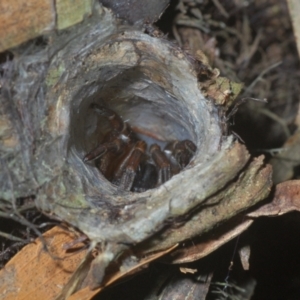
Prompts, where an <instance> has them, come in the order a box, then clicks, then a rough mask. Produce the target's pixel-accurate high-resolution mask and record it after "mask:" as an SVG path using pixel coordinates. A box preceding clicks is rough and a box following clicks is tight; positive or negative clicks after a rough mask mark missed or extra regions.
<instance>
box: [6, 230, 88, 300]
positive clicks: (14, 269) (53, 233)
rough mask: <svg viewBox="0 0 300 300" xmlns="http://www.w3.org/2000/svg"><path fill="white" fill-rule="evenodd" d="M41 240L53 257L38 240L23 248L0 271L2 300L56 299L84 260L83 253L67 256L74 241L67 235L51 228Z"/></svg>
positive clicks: (72, 253)
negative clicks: (67, 244) (67, 246)
mask: <svg viewBox="0 0 300 300" xmlns="http://www.w3.org/2000/svg"><path fill="white" fill-rule="evenodd" d="M43 236H44V238H45V240H46V242H47V244H48V248H49V252H50V253H51V255H52V256H51V255H50V254H49V253H48V252H46V251H45V250H44V247H43V244H42V242H41V240H40V239H36V241H35V242H34V243H32V244H29V245H27V246H26V247H24V248H23V249H22V250H21V251H20V252H19V253H18V254H16V255H15V256H14V257H13V258H12V259H11V260H10V261H9V262H8V263H7V264H6V266H5V267H4V268H3V269H2V270H1V271H0V295H1V296H2V299H6V300H10V299H31V300H35V299H36V300H40V299H43V300H52V299H55V298H56V296H57V295H58V294H59V293H60V292H61V290H62V288H63V286H64V285H65V284H66V283H67V281H68V280H69V278H70V276H71V275H72V273H73V272H74V271H75V270H76V268H77V266H78V264H79V263H80V261H81V260H82V259H83V257H84V256H85V253H86V251H85V250H82V251H74V252H70V251H68V253H67V252H66V250H65V249H64V245H65V244H66V243H70V242H72V241H74V239H76V238H77V236H76V235H75V234H74V233H71V232H70V231H67V230H64V229H62V228H60V227H54V228H52V229H51V230H49V231H47V232H46V233H45V234H44V235H43ZM80 246H82V244H79V245H77V246H76V249H79V247H80ZM53 256H55V257H58V258H57V259H55V258H53Z"/></svg>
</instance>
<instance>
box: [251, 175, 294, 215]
mask: <svg viewBox="0 0 300 300" xmlns="http://www.w3.org/2000/svg"><path fill="white" fill-rule="evenodd" d="M293 210H298V211H300V180H289V181H285V182H283V183H280V184H278V185H277V186H276V189H275V194H274V197H273V200H272V202H270V203H267V204H265V205H263V206H261V207H260V208H258V209H257V210H256V211H254V212H251V213H249V214H248V216H249V217H259V216H275V215H277V216H280V215H283V214H285V213H287V212H290V211H293Z"/></svg>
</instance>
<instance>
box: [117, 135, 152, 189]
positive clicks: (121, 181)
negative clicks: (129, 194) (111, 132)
mask: <svg viewBox="0 0 300 300" xmlns="http://www.w3.org/2000/svg"><path fill="white" fill-rule="evenodd" d="M146 149H147V144H146V143H145V142H144V141H137V142H136V143H135V145H134V147H133V148H131V150H130V151H129V153H128V154H127V155H126V156H125V157H124V159H123V160H122V161H121V163H120V165H119V167H118V169H117V171H116V173H115V177H114V179H113V181H112V183H114V184H116V185H118V186H119V187H120V188H121V189H123V190H125V191H130V190H131V188H132V185H133V182H134V178H135V176H136V171H137V168H138V167H139V165H140V162H141V159H142V157H143V155H144V154H145V152H146Z"/></svg>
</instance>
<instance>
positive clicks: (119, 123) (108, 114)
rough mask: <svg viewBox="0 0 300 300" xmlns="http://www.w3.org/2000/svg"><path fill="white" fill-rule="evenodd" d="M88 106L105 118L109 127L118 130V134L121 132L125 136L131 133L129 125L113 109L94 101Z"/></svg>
mask: <svg viewBox="0 0 300 300" xmlns="http://www.w3.org/2000/svg"><path fill="white" fill-rule="evenodd" d="M90 107H91V108H92V109H93V110H95V111H96V112H97V114H99V115H100V116H102V117H105V118H107V119H108V121H109V123H110V125H111V127H112V128H113V129H114V130H116V131H117V132H119V134H123V135H124V137H125V136H128V135H129V134H130V133H131V130H130V128H129V126H128V125H127V124H126V123H124V122H123V120H122V118H121V117H120V116H119V115H118V114H117V113H115V112H114V111H113V110H111V109H109V108H107V107H104V106H102V105H99V104H96V103H92V104H91V106H90Z"/></svg>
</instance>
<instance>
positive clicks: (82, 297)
mask: <svg viewBox="0 0 300 300" xmlns="http://www.w3.org/2000/svg"><path fill="white" fill-rule="evenodd" d="M177 246H178V244H176V245H174V246H173V247H171V248H169V249H167V250H164V251H160V252H159V253H156V254H153V255H151V256H148V257H146V258H143V259H141V261H140V262H139V263H136V264H135V265H133V266H132V267H131V268H128V269H126V270H119V271H117V272H116V273H115V274H108V275H109V276H110V278H109V279H108V280H106V278H107V277H108V276H106V278H104V284H103V286H101V287H100V288H97V289H95V290H91V289H90V288H89V287H85V288H84V289H81V290H80V291H78V292H77V293H75V294H73V295H71V296H70V297H69V298H68V300H89V299H91V298H92V297H93V296H95V295H97V294H98V293H99V292H100V291H102V290H103V289H104V288H105V287H108V286H109V285H111V284H113V283H115V282H116V281H117V280H119V279H121V278H124V277H127V276H130V275H133V274H135V273H136V272H138V271H139V270H140V269H141V268H143V267H145V266H147V265H148V264H149V263H150V262H152V261H154V260H157V259H158V258H160V257H162V256H163V255H165V254H167V253H170V252H171V251H173V250H174V249H175V248H176V247H177Z"/></svg>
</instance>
